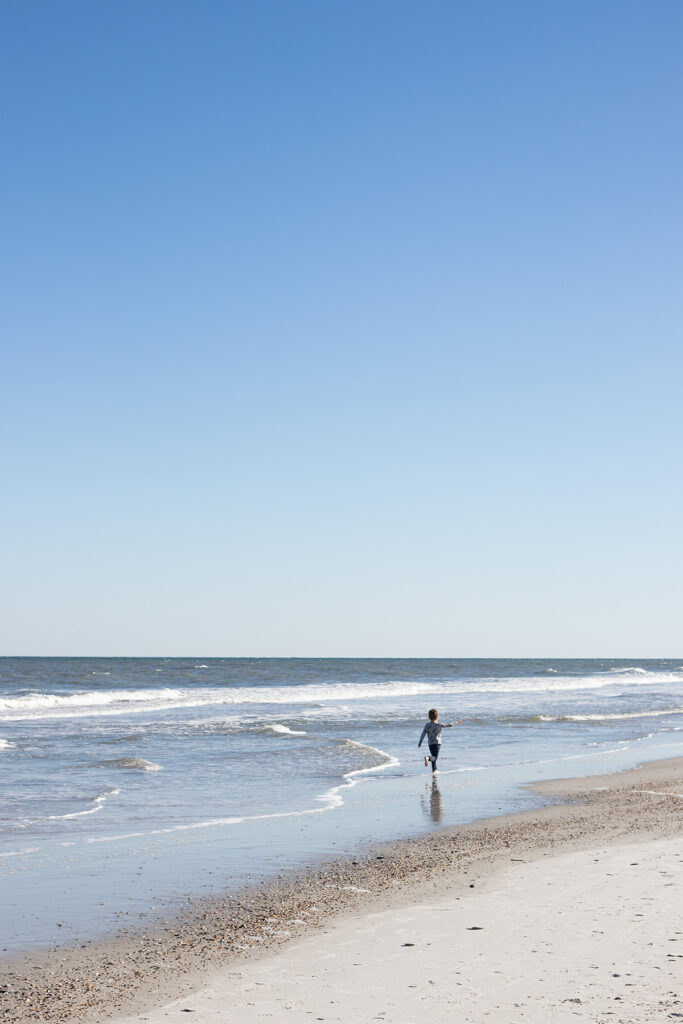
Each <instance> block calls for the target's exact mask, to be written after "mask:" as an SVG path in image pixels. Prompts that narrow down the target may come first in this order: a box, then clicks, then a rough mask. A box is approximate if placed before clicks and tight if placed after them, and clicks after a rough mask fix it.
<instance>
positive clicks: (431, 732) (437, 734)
mask: <svg viewBox="0 0 683 1024" xmlns="http://www.w3.org/2000/svg"><path fill="white" fill-rule="evenodd" d="M428 714H429V721H428V722H427V724H426V725H425V727H424V729H423V730H422V735H421V736H420V739H419V740H418V744H417V745H418V748H419V747H421V746H422V740H423V739H424V738H425V736H426V737H427V743H428V744H429V753H430V756H429V757H427V756H425V768H426V767H428V765H429V764H430V763H431V766H432V775H436V759H437V757H438V756H439V751H440V750H441V730H442V729H452V728H453V726H454V725H462V718H461V719H459V720H458V721H457V722H444V723H443V725H442V724H441V723H440V722H439V712H438V711H437V710H436V708H430V710H429V712H428Z"/></svg>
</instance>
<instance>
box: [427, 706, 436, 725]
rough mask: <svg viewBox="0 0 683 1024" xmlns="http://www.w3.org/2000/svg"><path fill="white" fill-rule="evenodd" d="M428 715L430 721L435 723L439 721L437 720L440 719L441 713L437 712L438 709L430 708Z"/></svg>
mask: <svg viewBox="0 0 683 1024" xmlns="http://www.w3.org/2000/svg"><path fill="white" fill-rule="evenodd" d="M428 715H429V721H430V722H435V721H436V720H437V718H438V717H439V712H438V711H437V710H436V708H430V709H429V711H428Z"/></svg>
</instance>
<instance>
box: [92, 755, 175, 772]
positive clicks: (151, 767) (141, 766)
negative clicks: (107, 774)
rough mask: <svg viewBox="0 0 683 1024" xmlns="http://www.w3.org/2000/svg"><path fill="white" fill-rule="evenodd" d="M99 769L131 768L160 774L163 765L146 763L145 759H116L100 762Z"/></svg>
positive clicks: (151, 762)
mask: <svg viewBox="0 0 683 1024" xmlns="http://www.w3.org/2000/svg"><path fill="white" fill-rule="evenodd" d="M97 767H98V768H129V769H130V770H131V771H138V772H160V771H161V770H162V768H163V765H160V764H154V762H153V761H145V759H144V757H116V758H114V759H113V760H110V761H100V762H99V763H98V765H97Z"/></svg>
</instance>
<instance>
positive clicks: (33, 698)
mask: <svg viewBox="0 0 683 1024" xmlns="http://www.w3.org/2000/svg"><path fill="white" fill-rule="evenodd" d="M626 671H627V670H623V671H622V670H620V672H621V676H622V678H623V675H624V673H625V672H626ZM628 671H633V672H634V673H635V674H636V675H637V676H638V680H639V683H640V684H641V685H642V684H647V685H654V684H656V683H663V682H671V681H676V682H680V681H681V676H680V674H678V673H676V674H672V673H648V672H646V671H645V669H634V670H628ZM613 679H614V675H613V674H612V673H609V672H608V673H600V674H599V675H593V676H579V677H575V676H559V675H551V676H545V675H542V676H539V675H536V676H521V677H517V678H500V679H482V680H466V679H465V680H462V681H454V680H452V679H448V680H435V681H433V682H428V683H423V682H416V681H410V680H408V681H391V682H386V683H331V684H316V683H305V684H300V685H296V686H276V687H267V686H244V687H216V688H201V689H169V688H163V689H158V690H157V689H143V690H96V691H90V690H87V691H82V692H81V693H70V694H67V695H62V694H55V693H30V694H25V695H23V696H18V697H5V698H2V699H0V720H5V721H18V720H22V719H30V718H53V717H56V718H67V717H73V718H78V717H87V716H103V715H125V714H132V713H140V712H149V711H156V710H160V711H161V710H169V709H171V708H181V707H187V708H191V707H204V706H207V705H240V704H315V703H319V702H321V701H322V702H334V701H353V700H368V699H369V700H372V699H374V698H382V699H389V698H394V697H411V696H419V695H422V694H424V695H426V694H443V695H444V696H450V697H457V696H458V695H460V694H466V693H547V692H553V691H565V690H566V691H571V690H591V689H599V688H601V687H605V686H611V685H613Z"/></svg>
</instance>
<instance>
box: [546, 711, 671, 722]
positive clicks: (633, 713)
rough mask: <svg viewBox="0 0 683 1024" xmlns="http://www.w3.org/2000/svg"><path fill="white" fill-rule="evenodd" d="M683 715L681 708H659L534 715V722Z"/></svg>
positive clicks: (610, 719)
mask: <svg viewBox="0 0 683 1024" xmlns="http://www.w3.org/2000/svg"><path fill="white" fill-rule="evenodd" d="M664 715H683V708H660V709H658V710H657V711H622V712H614V714H605V715H597V714H596V715H534V716H533V719H532V721H535V722H611V721H618V720H619V719H623V718H660V717H662V716H664Z"/></svg>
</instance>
